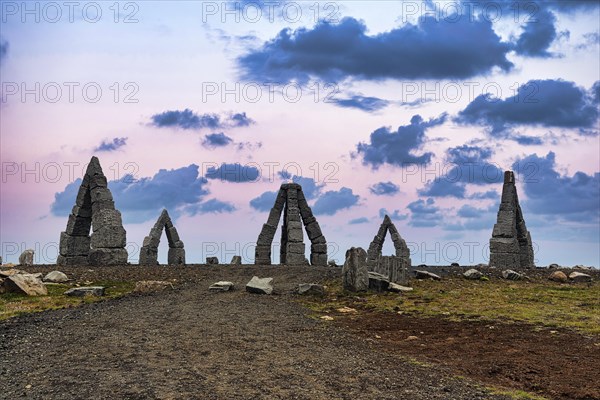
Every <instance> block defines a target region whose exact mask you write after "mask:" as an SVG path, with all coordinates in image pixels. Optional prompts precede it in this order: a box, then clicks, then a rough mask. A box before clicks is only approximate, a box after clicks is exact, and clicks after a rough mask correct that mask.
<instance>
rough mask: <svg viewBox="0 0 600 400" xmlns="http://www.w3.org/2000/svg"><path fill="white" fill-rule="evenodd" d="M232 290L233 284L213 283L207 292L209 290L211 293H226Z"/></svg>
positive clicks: (225, 282)
mask: <svg viewBox="0 0 600 400" xmlns="http://www.w3.org/2000/svg"><path fill="white" fill-rule="evenodd" d="M234 289H235V285H234V284H233V282H228V281H219V282H216V283H213V284H212V285H210V286H209V288H208V290H210V291H211V292H228V291H230V290H234Z"/></svg>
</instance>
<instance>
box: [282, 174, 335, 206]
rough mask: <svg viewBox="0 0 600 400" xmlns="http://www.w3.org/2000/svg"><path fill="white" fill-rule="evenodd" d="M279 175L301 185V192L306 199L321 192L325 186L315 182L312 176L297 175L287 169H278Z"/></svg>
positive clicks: (312, 197)
mask: <svg viewBox="0 0 600 400" xmlns="http://www.w3.org/2000/svg"><path fill="white" fill-rule="evenodd" d="M278 175H279V177H280V178H281V179H283V180H291V181H292V182H294V183H297V184H299V185H300V186H302V192H303V193H304V197H306V198H307V199H308V200H311V199H314V198H316V197H317V196H319V195H320V194H321V189H323V187H324V186H325V184H320V185H319V184H317V182H316V181H315V180H314V179H313V178H307V177H304V176H298V175H293V176H292V174H290V173H289V172H287V171H280V172H279V173H278Z"/></svg>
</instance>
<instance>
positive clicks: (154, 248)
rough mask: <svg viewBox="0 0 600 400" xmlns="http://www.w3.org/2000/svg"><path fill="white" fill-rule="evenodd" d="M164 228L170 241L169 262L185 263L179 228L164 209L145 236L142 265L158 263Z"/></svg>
mask: <svg viewBox="0 0 600 400" xmlns="http://www.w3.org/2000/svg"><path fill="white" fill-rule="evenodd" d="M163 229H164V231H165V233H166V235H167V241H168V242H169V254H168V256H167V262H168V264H169V265H185V249H184V248H183V242H182V241H181V239H180V238H179V233H177V229H176V228H175V226H173V222H172V221H171V217H170V216H169V213H168V212H167V210H162V213H161V214H160V216H159V217H158V220H156V223H155V224H154V226H153V227H152V229H150V234H149V235H148V236H146V237H145V238H144V243H143V245H142V248H141V249H140V262H139V263H140V265H158V245H159V244H160V237H161V235H162V231H163Z"/></svg>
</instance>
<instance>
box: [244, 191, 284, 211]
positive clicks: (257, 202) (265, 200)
mask: <svg viewBox="0 0 600 400" xmlns="http://www.w3.org/2000/svg"><path fill="white" fill-rule="evenodd" d="M277 193H278V192H264V193H263V194H261V195H260V196H258V197H255V198H254V199H252V200H250V207H252V208H254V209H255V210H258V211H270V210H271V208H272V207H273V205H275V199H276V198H277Z"/></svg>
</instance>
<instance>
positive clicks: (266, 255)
mask: <svg viewBox="0 0 600 400" xmlns="http://www.w3.org/2000/svg"><path fill="white" fill-rule="evenodd" d="M282 213H283V225H282V229H281V250H280V262H281V264H284V265H303V264H306V258H305V256H304V251H305V245H304V235H303V232H302V226H303V225H304V229H305V231H306V234H307V236H308V238H309V239H310V242H311V246H310V264H311V265H327V241H326V240H325V236H323V232H321V227H320V226H319V223H318V222H317V219H316V218H315V216H314V215H313V213H312V210H311V209H310V207H309V205H308V203H307V201H306V197H305V196H304V192H303V191H302V186H300V185H299V184H297V183H284V184H283V185H281V188H280V189H279V192H278V193H277V197H276V198H275V204H274V205H273V208H272V209H271V212H270V213H269V218H268V220H267V223H266V224H264V225H263V227H262V230H261V232H260V234H259V235H258V240H257V241H256V251H255V258H254V264H259V265H271V244H272V243H273V238H274V237H275V232H276V231H277V225H278V224H279V220H280V219H281V214H282Z"/></svg>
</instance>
